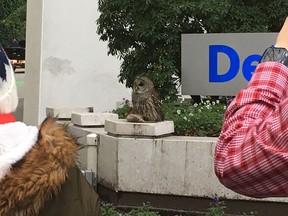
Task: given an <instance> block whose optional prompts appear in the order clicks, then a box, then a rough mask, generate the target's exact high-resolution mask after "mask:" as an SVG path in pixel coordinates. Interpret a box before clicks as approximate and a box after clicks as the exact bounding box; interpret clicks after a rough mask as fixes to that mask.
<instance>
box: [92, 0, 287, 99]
mask: <svg viewBox="0 0 288 216" xmlns="http://www.w3.org/2000/svg"><path fill="white" fill-rule="evenodd" d="M287 9H288V1H287V0H269V1H268V0H263V1H261V2H259V1H256V0H177V1H175V0H153V1H152V0H137V1H136V0H134V1H131V0H99V11H100V12H101V15H100V17H99V19H98V20H97V23H98V29H97V33H98V34H100V39H101V40H103V41H108V49H109V51H108V54H111V55H114V56H117V57H118V58H120V59H121V60H122V64H121V69H120V74H119V81H120V82H122V83H125V84H126V86H127V87H131V85H132V82H133V80H134V79H135V77H136V76H138V75H141V74H145V75H147V76H149V77H150V78H151V79H152V80H153V81H154V83H155V86H156V89H157V90H158V92H159V93H160V96H161V98H165V97H175V96H176V94H177V80H181V73H180V72H181V49H180V48H181V33H206V32H208V33H225V32H231V33H232V32H268V31H278V30H279V28H280V26H281V25H282V23H283V20H284V18H285V16H286V11H287Z"/></svg>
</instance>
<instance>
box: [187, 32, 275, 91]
mask: <svg viewBox="0 0 288 216" xmlns="http://www.w3.org/2000/svg"><path fill="white" fill-rule="evenodd" d="M276 37H277V34H276V33H235V34H232V33H231V34H183V35H182V42H181V43H182V44H181V46H182V50H181V55H182V68H181V73H182V74H181V75H182V94H183V95H223V96H224V95H235V94H236V93H237V92H239V90H240V89H242V88H245V86H246V85H247V82H248V81H249V80H250V79H251V77H252V75H253V72H254V71H255V69H256V66H257V64H258V62H259V60H260V58H261V55H262V53H263V52H264V50H265V49H266V48H267V47H269V46H271V45H273V44H274V43H275V40H276Z"/></svg>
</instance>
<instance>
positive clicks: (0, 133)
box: [0, 122, 38, 181]
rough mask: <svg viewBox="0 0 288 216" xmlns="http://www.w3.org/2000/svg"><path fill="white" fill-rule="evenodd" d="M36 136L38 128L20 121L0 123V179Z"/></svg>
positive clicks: (26, 150)
mask: <svg viewBox="0 0 288 216" xmlns="http://www.w3.org/2000/svg"><path fill="white" fill-rule="evenodd" d="M37 138H38V128H37V127H35V126H27V125H26V124H24V123H22V122H13V123H7V124H0V181H1V180H2V179H3V178H4V177H5V175H6V174H7V173H8V172H9V171H10V169H11V166H12V165H13V164H15V163H16V162H17V161H19V160H21V159H22V158H23V157H24V155H25V154H26V153H27V152H28V151H29V150H30V149H31V148H32V147H33V145H34V144H35V143H36V141H37Z"/></svg>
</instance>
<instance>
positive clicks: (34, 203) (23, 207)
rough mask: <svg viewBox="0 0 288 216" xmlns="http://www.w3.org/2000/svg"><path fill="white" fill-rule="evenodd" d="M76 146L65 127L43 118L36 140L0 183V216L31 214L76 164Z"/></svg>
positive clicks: (53, 191)
mask: <svg viewBox="0 0 288 216" xmlns="http://www.w3.org/2000/svg"><path fill="white" fill-rule="evenodd" d="M77 150H78V146H77V144H76V141H75V139H74V138H73V137H72V136H71V135H69V134H68V132H67V130H66V126H64V125H59V124H57V123H56V122H55V120H54V119H52V118H47V119H46V120H45V121H44V122H43V123H42V124H41V127H40V130H39V136H38V141H37V143H36V144H35V145H34V147H33V148H32V149H31V150H30V151H29V152H28V153H27V154H26V155H25V156H24V158H23V159H22V160H20V161H18V162H17V163H16V164H14V165H13V167H12V169H11V172H10V173H8V174H7V175H6V177H5V178H4V179H3V180H2V181H1V182H0V216H6V215H16V216H17V215H21V216H34V215H37V213H38V212H39V210H40V209H41V208H42V207H43V206H44V203H45V201H47V200H48V199H50V198H51V197H52V195H54V194H57V193H58V191H59V189H60V187H61V185H62V184H63V183H64V182H65V181H66V179H67V171H68V170H69V169H70V168H71V167H73V166H75V165H76V157H77Z"/></svg>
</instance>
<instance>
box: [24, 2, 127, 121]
mask: <svg viewBox="0 0 288 216" xmlns="http://www.w3.org/2000/svg"><path fill="white" fill-rule="evenodd" d="M97 8H98V1H95V0H85V1H81V0H74V1H70V0H61V1H57V0H31V1H28V9H27V45H26V46H27V51H26V61H27V63H26V74H25V93H24V98H25V99H24V122H26V123H29V124H39V123H40V122H41V121H42V120H43V119H44V118H45V116H46V113H45V109H46V107H83V106H92V107H94V110H95V111H97V112H98V111H101V112H102V111H111V110H112V109H114V108H115V106H116V105H115V104H116V101H121V100H122V98H128V99H130V92H131V90H130V89H127V88H125V86H124V84H120V83H119V82H118V78H117V75H118V74H119V68H120V61H119V60H118V59H117V58H116V57H112V56H108V55H107V51H108V49H107V43H104V42H102V41H100V40H99V36H98V35H97V33H96V29H97V24H96V20H97V18H98V16H99V12H98V11H97Z"/></svg>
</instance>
